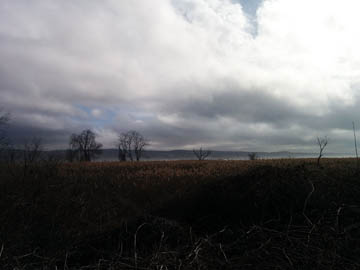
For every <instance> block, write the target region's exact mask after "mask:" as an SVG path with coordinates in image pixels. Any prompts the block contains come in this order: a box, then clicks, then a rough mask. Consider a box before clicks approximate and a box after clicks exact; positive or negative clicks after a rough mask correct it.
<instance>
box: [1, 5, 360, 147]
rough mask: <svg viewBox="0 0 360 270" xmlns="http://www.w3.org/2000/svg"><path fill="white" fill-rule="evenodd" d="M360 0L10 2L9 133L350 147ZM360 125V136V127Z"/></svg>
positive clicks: (6, 25)
mask: <svg viewBox="0 0 360 270" xmlns="http://www.w3.org/2000/svg"><path fill="white" fill-rule="evenodd" d="M359 10H360V2H359V1H357V0H344V1H337V0H317V1H311V0H154V1H148V0H138V1H133V0H104V1H98V0H77V1H72V0H33V1H28V0H16V1H14V0H1V1H0V107H1V108H3V110H5V111H8V112H10V113H11V121H10V123H9V125H8V127H7V129H8V130H7V132H8V135H9V136H10V137H11V138H12V140H13V142H14V143H16V144H20V143H21V142H23V141H25V140H27V139H29V138H31V137H34V136H37V137H41V138H43V142H44V144H45V145H46V147H47V148H49V149H55V148H66V147H67V144H68V141H69V136H70V134H71V133H78V132H80V131H81V130H83V129H87V128H90V129H92V130H93V131H94V132H96V134H97V136H98V137H97V138H98V141H100V142H102V143H103V144H104V147H106V148H111V147H114V146H115V144H116V140H117V136H118V134H119V133H121V132H124V131H127V130H137V131H139V132H141V133H142V134H143V135H144V136H145V137H147V138H148V139H149V141H150V142H151V146H150V148H152V149H159V150H166V149H193V148H197V147H200V146H203V147H205V148H209V149H213V150H234V151H236V150H244V151H284V150H288V151H298V152H306V151H317V147H318V146H317V144H316V138H317V137H323V136H327V137H329V140H330V141H329V146H328V151H330V152H339V153H340V152H352V151H353V133H352V121H355V124H356V126H358V127H359V128H360V106H359V105H360V96H359V93H360V92H359V90H360V52H359V50H360V49H359V48H360V28H359V27H358V26H359V25H360V16H359V15H358V11H359ZM359 136H360V135H359Z"/></svg>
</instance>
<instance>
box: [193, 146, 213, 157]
mask: <svg viewBox="0 0 360 270" xmlns="http://www.w3.org/2000/svg"><path fill="white" fill-rule="evenodd" d="M193 153H194V155H195V156H196V158H197V159H198V160H205V159H206V158H207V157H208V156H210V155H211V151H210V150H203V149H202V147H200V148H199V150H196V149H193Z"/></svg>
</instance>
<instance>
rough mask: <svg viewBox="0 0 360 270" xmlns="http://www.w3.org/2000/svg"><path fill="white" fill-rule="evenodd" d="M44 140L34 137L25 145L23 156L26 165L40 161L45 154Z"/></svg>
mask: <svg viewBox="0 0 360 270" xmlns="http://www.w3.org/2000/svg"><path fill="white" fill-rule="evenodd" d="M43 150H44V149H43V144H42V139H40V138H37V137H34V138H32V139H31V140H29V141H26V142H25V143H24V146H23V149H22V156H23V158H22V159H23V162H24V164H25V165H26V164H33V163H35V162H38V161H40V159H41V156H42V154H43Z"/></svg>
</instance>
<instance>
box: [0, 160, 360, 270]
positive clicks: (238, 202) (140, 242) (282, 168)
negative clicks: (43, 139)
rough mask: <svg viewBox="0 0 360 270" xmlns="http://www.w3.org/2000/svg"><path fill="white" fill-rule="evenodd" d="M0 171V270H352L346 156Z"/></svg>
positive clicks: (355, 239)
mask: <svg viewBox="0 0 360 270" xmlns="http://www.w3.org/2000/svg"><path fill="white" fill-rule="evenodd" d="M321 164H322V167H318V166H316V164H315V161H314V160H276V161H275V160H273V161H270V160H268V161H251V162H250V161H202V162H193V161H178V162H140V163H116V162H114V163H83V164H59V163H56V162H43V163H37V164H31V165H27V166H24V165H22V164H16V165H14V164H10V165H9V164H5V165H3V167H2V169H1V172H0V174H1V175H0V176H1V182H0V192H1V194H0V196H1V200H0V211H1V216H0V268H1V269H359V267H360V257H359V256H358V255H359V254H360V245H359V241H360V239H359V238H360V215H359V213H360V177H359V175H358V174H357V172H356V168H355V161H354V160H352V159H333V160H332V159H328V160H327V159H324V160H322V163H321Z"/></svg>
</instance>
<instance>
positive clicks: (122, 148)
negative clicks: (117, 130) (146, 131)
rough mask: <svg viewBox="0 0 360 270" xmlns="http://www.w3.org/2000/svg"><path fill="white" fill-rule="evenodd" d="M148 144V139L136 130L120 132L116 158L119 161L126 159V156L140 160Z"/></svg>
mask: <svg viewBox="0 0 360 270" xmlns="http://www.w3.org/2000/svg"><path fill="white" fill-rule="evenodd" d="M147 145H149V143H148V141H147V140H146V139H145V137H144V136H143V135H141V134H140V133H139V132H138V131H135V130H131V131H128V132H124V133H121V134H120V136H119V141H118V158H119V160H120V161H126V159H127V157H128V158H129V160H131V161H133V160H134V157H133V153H134V154H135V159H136V160H137V161H140V159H141V157H142V154H143V152H144V150H145V147H146V146H147Z"/></svg>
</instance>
